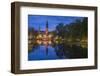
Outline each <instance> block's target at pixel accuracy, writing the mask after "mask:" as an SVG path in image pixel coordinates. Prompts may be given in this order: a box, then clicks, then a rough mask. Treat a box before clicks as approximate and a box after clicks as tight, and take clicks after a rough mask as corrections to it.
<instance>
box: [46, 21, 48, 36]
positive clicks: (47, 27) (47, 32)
mask: <svg viewBox="0 0 100 76" xmlns="http://www.w3.org/2000/svg"><path fill="white" fill-rule="evenodd" d="M46 35H48V21H47V22H46Z"/></svg>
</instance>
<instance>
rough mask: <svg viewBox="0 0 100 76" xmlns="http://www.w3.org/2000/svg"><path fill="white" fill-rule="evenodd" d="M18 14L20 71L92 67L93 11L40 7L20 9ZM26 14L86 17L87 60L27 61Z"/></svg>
mask: <svg viewBox="0 0 100 76" xmlns="http://www.w3.org/2000/svg"><path fill="white" fill-rule="evenodd" d="M20 14H21V15H20V22H21V23H20V69H21V70H29V69H43V68H60V67H75V66H77V67H78V66H91V65H94V11H88V10H76V9H75V10H74V9H56V8H41V7H21V9H20ZM28 14H31V15H32V14H33V15H54V16H55V15H56V16H78V17H79V16H80V17H88V58H87V59H63V60H41V61H28Z"/></svg>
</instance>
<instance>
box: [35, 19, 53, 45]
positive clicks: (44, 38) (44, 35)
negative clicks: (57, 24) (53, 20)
mask: <svg viewBox="0 0 100 76" xmlns="http://www.w3.org/2000/svg"><path fill="white" fill-rule="evenodd" d="M51 41H52V35H51V34H50V33H49V30H48V21H47V22H46V26H45V31H41V28H40V26H39V31H38V35H37V43H39V44H47V43H49V44H51Z"/></svg>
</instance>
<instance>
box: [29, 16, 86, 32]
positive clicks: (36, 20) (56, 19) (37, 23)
mask: <svg viewBox="0 0 100 76" xmlns="http://www.w3.org/2000/svg"><path fill="white" fill-rule="evenodd" d="M83 18H84V17H75V16H49V15H28V27H29V28H34V29H35V30H38V29H39V27H40V30H41V31H45V27H46V22H47V21H48V30H49V31H54V30H55V28H56V26H57V25H58V24H59V23H63V24H70V23H73V22H74V21H76V20H77V19H79V20H83Z"/></svg>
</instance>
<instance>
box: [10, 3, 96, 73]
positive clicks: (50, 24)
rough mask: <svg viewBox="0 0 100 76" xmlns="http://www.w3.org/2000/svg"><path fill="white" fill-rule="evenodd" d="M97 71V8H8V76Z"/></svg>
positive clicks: (22, 5)
mask: <svg viewBox="0 0 100 76" xmlns="http://www.w3.org/2000/svg"><path fill="white" fill-rule="evenodd" d="M96 68H97V7H94V6H77V5H61V4H46V3H27V2H13V3H12V4H11V72H12V73H16V74H20V73H39V72H55V71H72V70H86V69H96Z"/></svg>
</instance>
